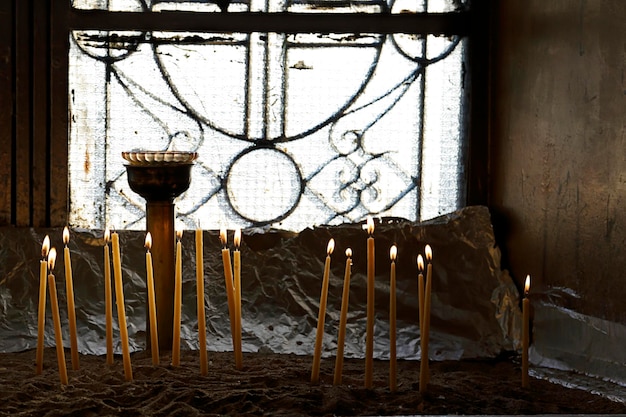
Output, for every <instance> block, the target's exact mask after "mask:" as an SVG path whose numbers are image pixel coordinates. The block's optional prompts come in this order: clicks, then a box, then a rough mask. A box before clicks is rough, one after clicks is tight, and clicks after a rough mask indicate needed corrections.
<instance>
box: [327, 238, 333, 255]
mask: <svg viewBox="0 0 626 417" xmlns="http://www.w3.org/2000/svg"><path fill="white" fill-rule="evenodd" d="M334 250H335V239H330V240H329V241H328V246H327V247H326V253H327V254H329V255H330V254H331V253H333V251H334Z"/></svg>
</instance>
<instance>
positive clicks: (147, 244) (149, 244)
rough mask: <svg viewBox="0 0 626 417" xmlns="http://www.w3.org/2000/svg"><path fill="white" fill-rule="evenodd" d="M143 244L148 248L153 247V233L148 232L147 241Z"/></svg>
mask: <svg viewBox="0 0 626 417" xmlns="http://www.w3.org/2000/svg"><path fill="white" fill-rule="evenodd" d="M143 246H144V247H145V248H146V249H148V250H150V249H151V248H152V235H151V234H150V232H148V233H146V243H145V244H144V245H143Z"/></svg>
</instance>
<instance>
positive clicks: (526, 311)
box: [522, 275, 530, 388]
mask: <svg viewBox="0 0 626 417" xmlns="http://www.w3.org/2000/svg"><path fill="white" fill-rule="evenodd" d="M529 291H530V275H527V276H526V282H525V283H524V299H523V300H522V386H523V387H524V388H527V387H528V386H529V385H530V380H529V378H528V345H529V343H530V300H529V299H528V292H529Z"/></svg>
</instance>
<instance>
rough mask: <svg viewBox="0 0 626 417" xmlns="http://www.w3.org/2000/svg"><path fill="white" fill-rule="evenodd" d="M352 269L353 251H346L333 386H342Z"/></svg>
mask: <svg viewBox="0 0 626 417" xmlns="http://www.w3.org/2000/svg"><path fill="white" fill-rule="evenodd" d="M351 267H352V249H350V248H348V249H346V272H345V274H344V277H343V293H342V294H341V315H340V318H339V336H338V337H337V357H336V358H335V377H334V379H333V384H335V385H339V384H341V378H342V373H343V349H344V345H345V340H346V322H347V320H348V300H349V297H350V273H351V271H350V270H351Z"/></svg>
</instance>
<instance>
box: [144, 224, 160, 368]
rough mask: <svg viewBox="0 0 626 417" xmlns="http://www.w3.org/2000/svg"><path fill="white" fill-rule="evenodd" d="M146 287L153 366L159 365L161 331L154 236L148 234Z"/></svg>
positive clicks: (146, 242)
mask: <svg viewBox="0 0 626 417" xmlns="http://www.w3.org/2000/svg"><path fill="white" fill-rule="evenodd" d="M144 246H145V247H146V287H147V288H148V315H149V316H150V351H151V353H152V364H153V365H158V364H159V330H158V325H157V314H156V295H155V293H154V268H153V264H152V253H150V249H151V248H152V234H150V232H148V233H146V241H145V245H144Z"/></svg>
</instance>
